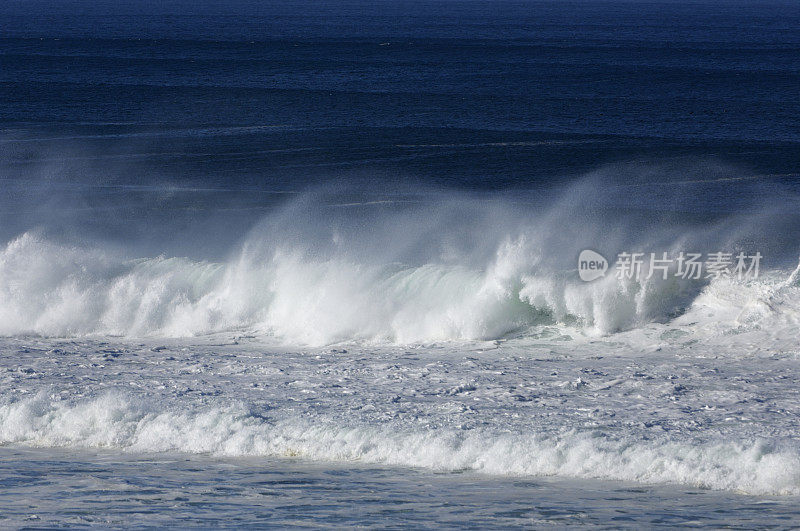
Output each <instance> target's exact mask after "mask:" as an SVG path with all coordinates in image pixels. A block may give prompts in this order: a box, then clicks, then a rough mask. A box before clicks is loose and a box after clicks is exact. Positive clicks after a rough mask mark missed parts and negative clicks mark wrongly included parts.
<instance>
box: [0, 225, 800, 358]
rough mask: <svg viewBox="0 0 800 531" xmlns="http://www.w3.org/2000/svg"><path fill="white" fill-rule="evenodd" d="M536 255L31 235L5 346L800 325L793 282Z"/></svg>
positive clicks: (0, 317) (515, 246)
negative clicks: (589, 271) (135, 243)
mask: <svg viewBox="0 0 800 531" xmlns="http://www.w3.org/2000/svg"><path fill="white" fill-rule="evenodd" d="M537 252H538V251H537V247H536V246H534V245H532V244H531V243H530V242H528V241H527V240H526V239H525V238H517V239H511V238H506V239H505V240H504V241H501V242H500V244H499V245H498V248H497V250H496V252H495V253H494V255H493V256H492V257H491V258H490V260H489V261H488V262H487V263H486V264H485V266H484V267H482V268H476V267H469V266H467V265H462V264H458V263H455V264H448V263H426V264H422V265H404V264H400V263H391V264H385V263H373V262H370V261H358V260H356V259H354V258H353V257H350V256H348V255H346V254H332V255H329V256H321V257H309V256H308V254H307V253H303V252H301V251H300V250H297V249H288V250H285V249H282V248H278V249H276V250H274V251H273V252H272V253H271V254H269V255H267V256H264V255H262V254H258V253H250V252H247V249H246V248H245V250H244V251H242V253H241V254H240V255H238V256H236V257H234V258H233V259H231V260H230V261H229V262H226V263H210V262H197V261H191V260H188V259H183V258H165V257H157V258H149V259H140V260H132V261H124V260H121V259H119V258H115V257H114V255H113V254H111V253H104V252H103V251H102V250H99V249H84V248H76V247H68V246H64V245H58V244H56V243H54V242H51V241H49V240H47V239H45V238H42V237H40V236H37V235H36V234H34V233H26V234H24V235H23V236H21V237H19V238H17V239H15V240H13V241H12V242H10V243H9V244H8V245H7V246H6V247H5V249H3V250H2V251H1V252H0V334H4V335H15V334H26V333H34V334H41V335H46V336H80V335H87V334H106V335H124V336H162V337H186V336H192V335H198V334H207V333H213V332H218V331H222V330H231V329H251V330H254V331H259V332H262V333H265V334H270V335H275V336H277V337H279V338H282V339H284V340H285V341H287V342H290V343H303V344H310V345H320V344H327V343H331V342H335V341H343V340H353V339H370V340H379V341H388V342H394V343H414V342H426V341H428V342H429V341H439V340H476V339H497V338H502V337H504V336H506V335H508V334H523V335H524V334H525V333H526V331H527V330H528V329H530V328H531V327H535V326H536V325H543V324H548V325H551V324H559V323H560V324H562V325H570V326H576V327H579V328H582V329H583V331H584V333H586V334H589V335H602V334H608V333H613V332H617V331H621V330H628V329H632V328H636V327H638V326H642V325H644V324H647V323H651V322H666V321H668V320H670V319H672V318H673V317H674V316H675V315H679V314H680V313H682V312H683V311H684V310H685V309H689V310H690V314H691V315H692V318H693V319H695V318H696V317H697V316H698V315H700V314H701V313H702V312H700V311H699V310H700V309H702V310H703V311H704V312H705V313H709V312H710V313H711V314H713V315H712V316H711V317H713V319H712V318H708V317H705V318H702V319H703V320H704V321H714V323H716V324H715V326H719V327H728V328H735V327H737V326H740V325H741V323H742V322H748V323H752V322H753V320H757V321H759V322H760V323H762V324H765V323H766V321H764V319H768V318H769V317H770V316H773V317H774V316H776V315H780V316H781V319H783V320H782V321H781V322H782V323H783V324H784V325H787V326H788V325H791V324H792V323H796V321H797V315H800V312H797V311H796V310H797V308H796V304H797V303H796V301H797V300H798V297H797V293H796V292H797V291H798V288H797V286H795V285H794V284H793V283H786V282H785V281H783V279H785V275H783V274H776V275H773V276H772V277H770V278H768V279H767V280H765V281H763V282H750V283H745V282H740V281H736V280H731V279H720V280H717V281H714V282H712V283H711V284H710V285H708V286H706V287H705V288H704V287H703V286H702V284H700V283H689V282H680V281H678V280H675V279H673V278H670V279H668V280H662V279H661V278H659V277H653V278H652V279H646V278H642V279H639V280H637V279H627V280H620V279H618V278H617V276H616V275H608V276H606V277H605V278H603V279H600V280H597V281H594V282H591V283H584V282H581V281H580V280H579V279H578V278H577V275H570V274H563V273H562V274H559V273H553V272H548V271H547V270H546V269H543V268H541V267H540V266H539V258H538V255H537ZM781 275H783V276H781ZM573 277H574V278H573ZM776 279H781V281H780V282H778V281H777V280H776ZM692 309H695V310H696V311H692ZM759 312H760V313H759ZM789 315H792V316H794V317H792V318H791V319H788V320H787V318H786V317H787V316H789Z"/></svg>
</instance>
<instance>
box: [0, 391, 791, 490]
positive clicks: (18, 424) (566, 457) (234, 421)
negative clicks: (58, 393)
mask: <svg viewBox="0 0 800 531" xmlns="http://www.w3.org/2000/svg"><path fill="white" fill-rule="evenodd" d="M0 443H4V444H7V443H21V444H27V445H38V446H68V447H102V448H114V449H120V450H125V451H133V452H162V451H181V452H192V453H208V454H212V455H217V456H242V455H251V456H292V457H304V458H310V459H320V460H336V461H342V460H358V461H362V462H368V463H381V464H388V465H399V466H413V467H424V468H430V469H435V470H443V471H453V470H476V471H481V472H485V473H490V474H501V475H559V476H566V477H576V478H602V479H615V480H629V481H639V482H649V483H659V482H674V483H682V484H688V485H694V486H698V487H705V488H712V489H726V490H734V491H740V492H745V493H750V494H798V493H800V448H798V447H797V445H796V444H791V445H790V444H788V443H787V445H786V446H785V447H783V448H778V447H775V446H773V445H770V444H768V443H766V442H763V441H762V442H759V441H750V442H747V443H742V442H729V441H721V440H720V441H711V442H700V441H694V442H690V441H673V440H669V439H667V438H662V439H652V440H635V439H632V438H631V439H626V438H625V437H624V436H620V437H611V436H606V435H603V434H602V433H601V432H599V431H591V432H576V431H566V432H564V431H562V432H559V433H555V434H544V433H511V432H506V433H498V432H493V431H490V430H483V429H472V430H436V429H424V428H421V427H413V426H396V425H392V424H386V425H373V426H358V425H354V426H347V425H341V424H337V423H335V422H333V421H331V420H330V419H325V418H324V417H317V418H305V419H301V418H297V417H295V418H291V419H283V420H274V421H270V420H268V419H265V418H264V417H263V416H261V415H259V414H254V413H253V412H252V411H250V410H249V409H247V408H246V407H244V406H243V405H239V404H229V405H206V406H202V407H187V405H183V406H182V407H177V406H176V408H175V409H160V408H158V407H154V406H152V405H148V404H147V403H146V402H143V401H140V400H135V399H132V398H130V397H128V396H126V395H124V394H121V393H107V394H104V395H102V396H100V397H98V398H94V399H89V400H84V401H82V402H68V401H59V400H50V399H48V398H46V397H45V396H44V395H40V396H38V397H34V398H28V399H24V400H20V401H17V402H14V403H6V404H5V405H2V406H0Z"/></svg>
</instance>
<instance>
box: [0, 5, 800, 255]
mask: <svg viewBox="0 0 800 531" xmlns="http://www.w3.org/2000/svg"><path fill="white" fill-rule="evenodd" d="M0 28H1V30H0V134H1V135H2V136H1V137H0V178H2V179H3V190H2V203H3V204H4V205H6V208H5V209H4V210H3V214H2V218H3V219H1V220H0V221H2V223H0V226H2V236H3V237H4V238H9V237H12V236H13V235H15V234H18V233H20V232H22V231H24V230H28V229H30V228H31V227H34V226H50V227H54V226H55V227H62V228H63V227H66V226H69V227H73V226H75V225H79V228H76V229H74V232H76V233H78V234H80V235H87V234H101V233H102V234H103V236H105V237H108V238H111V239H114V238H117V239H120V238H122V239H123V240H127V241H133V240H136V241H140V240H142V239H146V240H148V241H150V242H151V243H152V242H156V241H158V242H164V241H167V240H170V246H171V247H172V248H175V249H176V252H181V253H184V254H191V253H192V252H193V246H192V245H180V244H179V243H178V241H179V240H180V241H192V240H194V239H195V236H194V234H195V232H197V231H199V232H201V233H204V234H210V235H211V236H210V237H209V238H208V240H209V241H213V242H229V241H230V240H235V239H236V238H237V235H241V234H242V233H243V232H244V231H246V229H247V227H249V226H251V225H252V223H253V222H254V220H255V219H257V218H258V217H260V216H262V215H263V214H264V213H265V212H267V211H269V210H270V209H272V208H274V206H275V205H276V204H280V203H281V202H283V201H285V200H286V197H287V194H293V193H296V192H299V191H303V190H306V189H308V188H311V187H317V186H320V185H321V184H322V185H329V186H331V185H332V186H334V187H337V186H341V183H343V182H348V183H352V182H356V183H358V184H357V185H356V187H355V188H356V189H357V191H359V192H363V191H365V190H368V191H369V192H370V193H371V194H372V195H373V196H375V197H374V198H377V199H385V198H386V197H387V196H391V197H394V195H392V194H395V195H397V194H400V195H404V196H406V195H408V194H409V193H410V191H411V192H413V191H416V190H417V189H418V188H419V187H420V186H422V187H426V188H436V189H445V190H452V189H454V188H455V189H461V190H464V189H466V190H471V191H491V192H498V191H500V192H506V193H508V192H510V193H512V194H514V195H517V194H522V195H524V196H525V197H527V198H528V199H529V200H530V198H531V197H533V198H536V197H541V196H542V194H544V193H545V192H546V191H547V190H548V189H552V188H556V189H558V188H560V187H561V186H562V184H563V183H564V182H571V181H572V180H574V179H576V178H578V177H579V176H582V175H585V174H586V173H590V172H598V171H600V172H605V174H613V176H614V178H615V179H618V180H621V181H622V182H623V183H626V184H630V183H632V184H641V183H648V184H652V183H654V182H655V183H664V182H679V183H683V184H680V185H678V186H677V187H673V188H670V189H669V190H667V191H666V192H665V191H664V190H663V189H656V190H653V189H648V192H647V193H645V194H644V195H642V193H641V191H638V192H636V193H630V192H625V193H623V194H615V197H616V199H615V200H613V201H608V202H607V203H608V205H610V206H611V207H613V208H616V207H619V206H627V207H633V208H654V207H656V206H663V205H666V206H667V207H668V208H669V209H671V210H683V211H687V210H688V211H693V212H695V213H696V212H699V211H709V210H717V209H722V210H731V209H735V208H738V207H739V206H740V205H741V204H742V202H749V201H750V200H751V199H752V198H753V197H760V198H762V199H763V198H767V199H766V200H767V201H768V202H774V198H775V197H779V198H785V197H786V195H785V193H784V192H785V191H786V190H790V191H792V192H793V193H794V192H795V191H796V190H797V181H798V179H797V177H798V168H799V167H800V149H798V147H800V126H798V124H800V98H798V94H800V31H797V30H798V28H800V5H798V4H797V3H796V2H789V1H786V2H780V1H768V2H744V1H742V2H737V1H731V2H717V1H714V2H711V1H707V2H704V1H692V2H674V1H654V2H637V1H606V0H595V1H577V2H574V1H569V2H565V1H506V0H501V1H491V2H490V1H482V0H480V1H458V2H445V1H441V0H416V1H380V2H366V1H346V2H342V1H321V2H317V1H315V2H310V1H291V2H285V1H271V0H268V1H248V0H242V1H233V0H224V1H220V2H211V1H181V0H167V1H157V2H156V1H149V0H136V1H132V0H131V1H125V2H117V1H102V0H101V1H96V0H92V1H86V0H60V1H57V2H52V1H43V0H8V1H6V2H3V4H2V6H0ZM609 167H610V168H613V169H612V170H608V168H609ZM731 179H732V180H733V181H731ZM685 181H692V182H694V181H709V182H710V184H709V182H705V183H703V184H697V183H695V184H685ZM731 182H734V183H736V184H735V186H732V185H731ZM165 184H166V185H168V186H171V187H175V188H180V189H181V190H185V189H186V188H191V189H193V191H192V192H191V193H187V192H185V191H183V192H180V191H174V190H173V192H172V193H171V194H168V195H165V194H164V193H163V187H164V186H165ZM87 187H89V188H88V189H91V193H88V192H87ZM154 190H156V191H158V193H155V192H154ZM776 190H778V192H776ZM525 194H527V195H525ZM620 197H622V201H620ZM631 198H633V199H631ZM628 199H631V203H630V204H624V203H627V202H628ZM786 201H788V199H786ZM621 203H623V205H621ZM792 204H794V203H792ZM87 211H91V212H93V215H88V216H87V215H85V214H83V213H85V212H87ZM99 212H103V213H105V214H107V215H100V214H98V213H99ZM220 212H223V214H222V215H217V214H219V213H220ZM143 220H144V221H143ZM147 220H150V222H149V223H148V222H146V221H147ZM167 226H168V229H165V227H167ZM134 227H135V229H134ZM209 245H210V244H209ZM226 245H227V244H226V243H219V244H217V245H210V247H215V248H217V249H216V250H217V251H219V250H221V249H224V248H225V247H226Z"/></svg>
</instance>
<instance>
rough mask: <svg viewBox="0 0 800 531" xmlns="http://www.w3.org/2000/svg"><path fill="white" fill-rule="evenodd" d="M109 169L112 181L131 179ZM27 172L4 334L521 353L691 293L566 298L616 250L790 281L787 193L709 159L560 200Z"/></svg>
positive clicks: (533, 194)
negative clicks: (252, 337)
mask: <svg viewBox="0 0 800 531" xmlns="http://www.w3.org/2000/svg"><path fill="white" fill-rule="evenodd" d="M62 163H63V160H62ZM68 164H69V165H70V166H69V169H68V171H66V173H67V174H71V175H76V174H78V173H79V172H78V170H76V169H75V166H74V165H75V162H74V161H71V162H69V163H68ZM126 164H127V168H126V169H125V171H122V170H121V169H120V167H117V168H115V171H116V173H115V175H116V176H117V177H116V178H117V179H120V178H122V179H125V178H126V177H125V175H131V174H135V165H134V164H132V163H130V162H126ZM28 167H29V168H30V167H34V168H38V169H37V170H36V171H37V172H38V176H37V177H38V178H37V179H30V177H29V180H28V181H26V182H24V186H19V187H18V188H17V190H24V194H22V195H20V196H16V195H15V194H14V191H13V190H14V186H15V184H20V183H18V182H16V181H12V182H11V186H10V187H8V188H6V195H5V198H4V201H6V202H7V205H8V206H9V207H11V208H10V209H6V210H4V217H5V218H7V219H11V218H16V225H17V227H18V229H17V230H19V231H20V232H19V233H16V234H13V235H9V236H8V240H7V243H6V244H5V246H4V249H3V250H2V254H0V291H1V292H2V294H3V297H2V307H0V314H2V319H0V323H2V325H0V326H1V327H2V328H1V329H0V333H3V334H5V335H16V334H29V333H34V334H43V335H46V336H84V335H87V334H111V335H122V336H163V337H185V336H193V335H203V334H208V333H214V332H220V331H226V330H246V331H248V332H252V333H257V334H262V335H266V336H269V337H275V338H278V339H280V340H282V341H287V342H289V343H292V342H297V343H301V344H327V343H332V342H338V341H348V340H374V341H380V342H389V343H415V342H426V341H439V340H485V339H502V338H508V337H525V336H526V335H530V334H534V335H535V334H537V333H539V327H541V326H545V325H560V326H567V327H577V328H578V329H579V330H582V331H583V332H584V333H588V334H608V333H613V332H618V331H621V330H627V329H631V328H635V327H637V326H641V325H644V324H647V323H650V322H667V321H669V320H671V319H674V318H675V317H678V316H680V315H681V314H683V313H685V312H686V311H687V309H689V308H690V307H691V305H692V302H693V301H694V299H695V298H696V297H698V295H699V294H701V293H702V291H703V290H704V289H706V288H707V285H708V284H709V279H707V278H705V277H703V278H700V279H697V280H684V279H681V278H672V277H670V278H669V279H666V280H664V279H661V278H659V276H658V275H655V276H653V277H652V278H647V277H648V276H649V275H648V274H647V273H648V270H647V269H644V270H643V271H642V273H641V275H639V276H638V277H637V278H633V279H620V278H617V275H616V274H615V273H614V271H613V270H612V271H609V272H608V274H607V275H606V277H605V278H603V279H600V280H598V281H595V282H592V283H584V282H581V281H580V279H579V278H578V275H577V271H576V268H577V257H578V254H579V253H580V252H581V251H582V250H584V249H592V250H595V251H597V252H600V253H601V254H603V255H604V256H605V257H606V258H608V259H609V260H610V263H611V264H612V267H613V262H614V258H615V257H616V255H617V254H618V253H623V252H642V253H646V254H645V256H649V253H656V255H658V256H661V253H663V252H667V253H668V255H669V256H670V257H672V258H673V259H674V258H675V257H677V256H678V254H679V253H680V252H702V253H706V254H707V253H712V252H730V253H733V254H734V255H735V254H736V253H738V252H745V253H747V254H754V253H756V252H760V253H761V254H762V255H764V263H763V264H762V267H763V271H764V272H765V273H769V272H770V271H788V272H790V271H791V270H792V269H794V267H795V266H796V265H797V257H798V254H799V253H798V248H797V244H796V242H795V240H794V235H795V234H796V233H797V229H798V227H800V215H799V214H798V213H797V212H798V211H797V209H796V208H795V207H796V204H797V203H798V195H797V193H796V192H795V191H794V189H793V188H792V187H791V186H788V185H784V184H782V183H781V182H780V180H779V179H775V178H772V179H769V178H757V177H754V176H752V175H749V174H747V173H746V172H743V171H741V170H737V169H735V168H733V167H731V166H727V165H723V164H719V163H715V162H712V161H702V160H701V161H691V160H682V161H677V162H671V163H655V162H652V163H636V164H633V163H630V164H617V165H609V166H604V167H600V168H598V169H597V170H595V171H593V172H590V173H588V174H584V175H578V176H576V177H574V178H572V179H571V181H570V182H569V183H567V184H565V185H562V186H560V187H559V188H553V187H552V186H550V187H548V186H544V185H537V184H535V183H534V184H533V185H532V186H531V187H530V188H524V189H523V188H521V189H519V190H516V191H506V192H489V191H478V190H474V191H469V190H465V189H452V188H451V189H444V188H440V187H433V186H430V185H425V184H422V183H416V184H412V182H413V181H406V182H404V183H398V184H394V185H391V186H388V187H387V186H383V185H382V184H379V185H376V184H375V181H369V180H367V179H364V178H355V177H351V178H348V179H337V181H336V184H335V185H331V184H328V185H323V184H317V185H313V186H310V187H305V188H295V189H288V190H282V192H284V193H282V194H262V195H258V192H259V190H257V189H256V190H254V191H248V190H246V189H237V188H235V187H233V188H232V187H227V188H225V187H217V185H214V184H209V183H199V184H198V183H194V184H192V183H178V184H177V185H167V184H163V183H159V182H151V183H147V182H145V183H139V184H136V185H131V184H126V183H125V182H124V180H123V181H122V182H117V183H115V182H114V179H113V178H112V179H110V183H109V180H108V179H106V180H104V179H102V178H101V176H100V175H99V174H97V173H96V172H97V169H96V168H92V167H91V166H86V164H85V163H83V162H80V163H78V167H82V168H83V170H84V173H82V174H81V177H80V178H77V179H75V178H72V179H70V180H69V181H68V182H66V181H64V180H63V178H61V174H59V172H58V171H55V172H51V171H45V170H44V169H43V168H45V167H46V166H44V167H42V166H38V165H29V166H28ZM62 171H64V169H63V168H62ZM93 172H95V173H93ZM103 182H106V183H107V184H102V183H103ZM731 182H735V183H737V186H736V190H735V193H733V191H732V190H731V189H730V183H731ZM370 183H371V184H370ZM745 188H748V189H749V190H750V193H749V194H745V193H743V190H744V189H745ZM708 191H711V192H713V193H712V195H704V192H708ZM254 196H255V197H254ZM276 196H277V197H276ZM777 198H780V201H776V199H777ZM179 205H183V206H182V207H179ZM15 211H16V213H15ZM229 218H233V221H231V220H230V219H229ZM21 223H26V224H27V226H21ZM6 225H7V226H8V225H10V226H14V225H15V223H14V222H11V223H8V224H6ZM187 250H188V251H190V252H189V253H185V252H183V251H187ZM787 274H788V273H787Z"/></svg>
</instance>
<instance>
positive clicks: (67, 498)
mask: <svg viewBox="0 0 800 531" xmlns="http://www.w3.org/2000/svg"><path fill="white" fill-rule="evenodd" d="M0 486H2V488H1V489H0V506H1V507H3V511H2V514H0V526H2V527H11V526H14V527H17V526H23V527H43V526H52V525H67V526H71V527H74V526H83V525H87V526H89V525H101V526H104V527H105V526H110V527H117V526H120V527H121V526H186V525H203V526H215V527H216V526H221V527H234V526H246V525H274V526H309V527H334V526H335V527H341V526H364V525H372V526H375V525H377V526H402V527H405V526H407V527H414V528H419V527H442V526H445V527H454V526H458V527H464V526H469V527H475V528H480V527H484V526H531V525H548V526H549V525H555V526H561V525H567V524H570V525H574V524H579V525H586V526H599V527H609V528H612V527H613V528H618V527H631V528H642V527H643V526H646V527H651V526H675V525H692V526H706V527H720V526H726V527H728V526H730V527H733V528H753V527H778V528H785V527H788V526H791V525H792V524H793V523H796V522H797V519H798V518H800V509H798V499H797V497H794V496H789V497H786V496H782V497H753V496H744V495H738V494H732V493H726V492H715V491H707V490H700V489H696V488H686V487H679V486H642V485H632V484H628V483H623V482H609V481H596V480H581V481H577V480H563V479H553V478H501V477H495V476H486V475H481V474H476V473H472V472H464V473H456V474H452V473H447V474H437V473H433V472H429V471H422V470H417V469H407V468H388V467H374V466H364V465H355V464H335V463H309V462H305V461H298V460H294V459H264V458H224V459H220V458H211V457H208V456H200V455H184V454H157V455H142V454H119V453H112V452H107V451H94V450H93V451H75V450H64V449H55V450H54V449H36V448H33V449H32V448H18V447H3V448H0Z"/></svg>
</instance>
